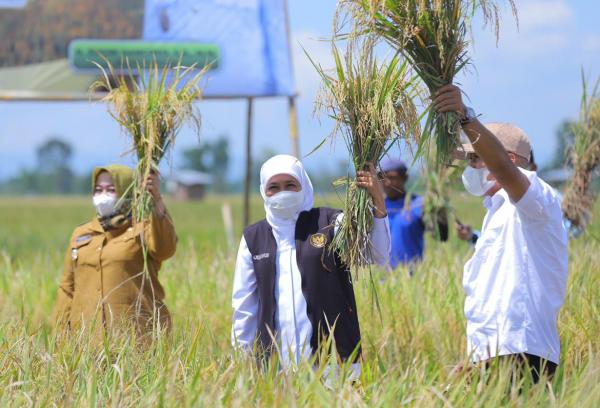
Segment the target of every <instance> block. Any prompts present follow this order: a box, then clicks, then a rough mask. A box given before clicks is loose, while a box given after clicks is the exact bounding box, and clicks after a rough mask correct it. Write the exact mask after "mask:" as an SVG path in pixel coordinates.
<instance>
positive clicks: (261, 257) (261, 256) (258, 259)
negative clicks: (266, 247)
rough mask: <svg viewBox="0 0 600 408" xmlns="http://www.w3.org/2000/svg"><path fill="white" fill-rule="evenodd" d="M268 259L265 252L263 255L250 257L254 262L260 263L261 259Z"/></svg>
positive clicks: (267, 254)
mask: <svg viewBox="0 0 600 408" xmlns="http://www.w3.org/2000/svg"><path fill="white" fill-rule="evenodd" d="M268 257H269V253H268V252H265V253H264V254H258V255H254V256H253V257H252V259H254V260H255V261H260V260H261V259H265V258H268Z"/></svg>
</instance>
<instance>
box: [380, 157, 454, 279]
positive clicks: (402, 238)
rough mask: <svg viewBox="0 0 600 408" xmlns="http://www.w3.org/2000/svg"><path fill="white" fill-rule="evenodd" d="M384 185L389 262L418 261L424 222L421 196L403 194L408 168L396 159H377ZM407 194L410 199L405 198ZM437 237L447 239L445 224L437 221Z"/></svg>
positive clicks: (394, 264)
mask: <svg viewBox="0 0 600 408" xmlns="http://www.w3.org/2000/svg"><path fill="white" fill-rule="evenodd" d="M380 168H381V171H382V175H381V176H382V177H383V189H384V191H385V194H386V196H387V198H386V199H385V206H386V209H387V212H388V217H389V222H390V232H391V234H392V253H391V254H390V265H391V267H392V268H396V266H398V265H399V264H409V263H414V262H419V261H420V260H421V259H423V252H424V249H425V238H424V234H425V223H424V222H423V198H422V197H421V196H418V195H416V194H406V189H405V186H406V182H407V180H408V169H407V167H406V165H405V164H404V163H403V162H402V161H400V160H395V159H384V160H382V162H381V163H380ZM408 197H410V202H407V198H408ZM439 229H440V238H441V240H442V241H446V240H447V239H448V227H447V225H442V224H441V223H440V225H439Z"/></svg>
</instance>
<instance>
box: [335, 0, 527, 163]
mask: <svg viewBox="0 0 600 408" xmlns="http://www.w3.org/2000/svg"><path fill="white" fill-rule="evenodd" d="M508 1H509V3H510V4H511V6H512V9H513V14H515V16H516V8H515V5H514V2H513V0H508ZM343 5H344V6H345V7H346V8H348V9H349V10H350V12H351V14H352V15H353V16H354V19H355V21H356V24H357V25H358V27H359V29H358V31H359V32H367V33H374V34H376V35H378V36H381V37H382V38H384V39H385V40H386V41H387V42H388V43H389V44H390V45H391V46H392V47H393V48H395V49H396V50H397V51H398V52H400V53H402V55H403V56H404V57H405V58H406V59H407V60H408V61H409V62H410V64H411V66H412V68H413V69H414V70H415V71H416V72H417V74H418V75H419V77H420V78H421V79H422V81H423V82H424V84H425V85H426V86H427V88H428V90H429V93H430V95H434V94H435V93H436V91H437V90H438V89H439V88H440V87H442V86H444V85H448V84H451V83H452V81H453V79H454V77H455V76H456V74H457V73H458V72H460V71H461V70H462V69H463V68H464V67H465V66H466V65H467V64H468V63H469V57H468V55H467V48H468V39H467V31H468V29H469V25H470V20H471V18H472V17H473V15H474V14H475V12H476V10H478V9H479V10H481V11H482V14H483V17H484V20H485V22H486V23H487V22H488V21H492V22H493V23H494V26H495V31H496V36H497V35H498V26H499V13H498V7H497V5H496V4H495V2H494V1H491V0H346V1H344V2H343ZM428 110H429V115H428V118H427V121H426V125H425V128H424V130H423V138H422V139H421V142H420V144H419V149H418V151H417V156H420V155H423V154H425V153H426V152H428V151H429V145H430V144H431V138H434V139H435V151H436V152H437V157H436V164H437V165H439V164H445V163H447V162H448V159H449V155H450V153H451V151H452V150H454V148H456V147H459V146H460V144H459V142H458V139H459V132H460V122H459V120H458V116H457V114H456V113H454V112H448V113H444V114H438V113H437V112H435V110H434V109H432V107H431V106H430V107H429V108H428Z"/></svg>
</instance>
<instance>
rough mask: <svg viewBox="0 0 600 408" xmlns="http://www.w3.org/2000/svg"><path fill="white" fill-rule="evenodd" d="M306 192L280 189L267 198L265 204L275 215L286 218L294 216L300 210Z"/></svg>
mask: <svg viewBox="0 0 600 408" xmlns="http://www.w3.org/2000/svg"><path fill="white" fill-rule="evenodd" d="M303 201H304V193H303V192H302V191H280V192H279V193H276V194H274V195H272V196H271V197H266V198H265V204H267V206H268V207H269V209H270V210H271V212H272V213H273V215H274V216H276V217H278V218H283V219H285V220H287V219H291V218H294V216H296V214H298V213H299V212H300V208H301V207H302V202H303Z"/></svg>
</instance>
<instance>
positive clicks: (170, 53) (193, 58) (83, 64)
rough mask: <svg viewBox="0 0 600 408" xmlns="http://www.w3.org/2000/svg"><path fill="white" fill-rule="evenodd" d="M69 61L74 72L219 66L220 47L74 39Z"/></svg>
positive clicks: (71, 44)
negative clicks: (166, 66) (154, 67)
mask: <svg viewBox="0 0 600 408" xmlns="http://www.w3.org/2000/svg"><path fill="white" fill-rule="evenodd" d="M69 62H70V64H71V67H73V69H74V70H83V71H85V70H87V71H88V72H89V71H90V70H92V71H96V70H98V66H97V65H96V64H94V62H96V63H97V64H98V65H100V66H101V67H102V68H105V69H106V68H108V63H110V64H111V65H112V66H113V67H114V68H115V69H117V70H121V69H123V70H125V71H127V70H128V67H127V64H129V68H131V70H132V71H135V70H136V69H137V68H138V66H139V67H141V68H143V67H145V66H148V65H149V63H151V62H156V63H157V64H158V65H159V66H165V65H170V66H173V65H176V64H177V65H181V66H188V67H189V66H192V65H194V64H196V65H197V66H199V67H204V66H205V65H209V66H210V69H217V68H218V67H219V48H218V47H216V46H214V45H209V44H200V43H195V42H158V41H136V40H129V41H128V40H74V41H71V43H70V44H69Z"/></svg>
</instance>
